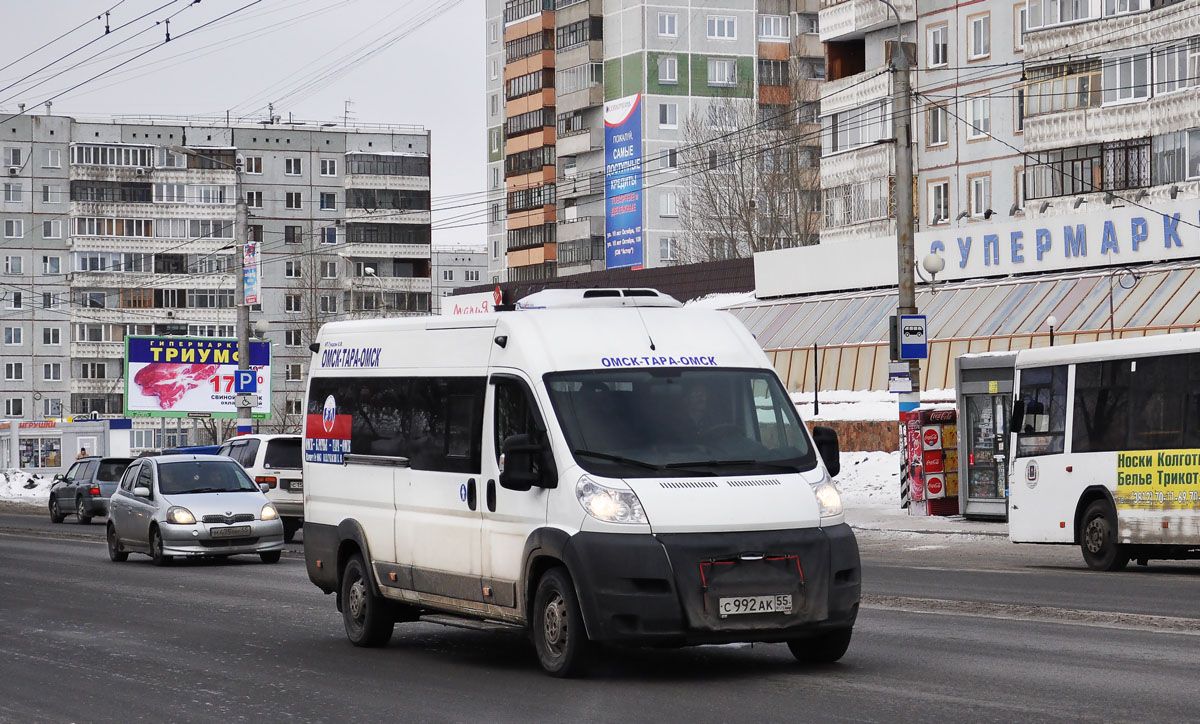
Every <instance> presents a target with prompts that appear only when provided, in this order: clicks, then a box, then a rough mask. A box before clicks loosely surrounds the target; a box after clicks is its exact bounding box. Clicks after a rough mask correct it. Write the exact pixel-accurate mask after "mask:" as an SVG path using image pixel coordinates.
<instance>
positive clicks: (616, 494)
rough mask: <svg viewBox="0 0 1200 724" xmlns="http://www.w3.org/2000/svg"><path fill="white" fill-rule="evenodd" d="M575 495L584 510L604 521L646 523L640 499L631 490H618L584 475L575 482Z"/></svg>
mask: <svg viewBox="0 0 1200 724" xmlns="http://www.w3.org/2000/svg"><path fill="white" fill-rule="evenodd" d="M575 497H576V498H577V499H578V500H579V504H580V505H582V506H583V509H584V511H586V512H587V514H588V515H590V516H592V517H593V518H595V519H596V520H602V521H604V522H605V523H631V524H634V525H645V524H646V511H644V510H642V501H640V500H638V496H637V494H636V493H634V492H633V491H632V490H618V489H616V488H610V487H608V486H606V485H601V484H600V483H597V482H596V481H595V480H592V479H591V478H590V477H588V476H586V475H584V476H583V477H581V478H580V479H579V482H578V483H576V484H575Z"/></svg>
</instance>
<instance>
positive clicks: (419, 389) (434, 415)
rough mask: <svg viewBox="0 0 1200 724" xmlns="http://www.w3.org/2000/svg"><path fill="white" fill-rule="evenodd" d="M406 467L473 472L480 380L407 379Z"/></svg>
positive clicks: (479, 423) (479, 425)
mask: <svg viewBox="0 0 1200 724" xmlns="http://www.w3.org/2000/svg"><path fill="white" fill-rule="evenodd" d="M407 382H408V398H407V402H408V413H409V415H410V420H411V423H410V427H409V432H408V449H409V465H410V466H411V467H412V468H413V469H414V470H438V471H441V472H447V473H478V472H479V470H480V448H481V447H482V440H483V395H484V390H485V381H484V378H482V377H411V378H409V379H408V380H407Z"/></svg>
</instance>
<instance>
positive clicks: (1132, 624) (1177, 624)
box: [861, 594, 1200, 636]
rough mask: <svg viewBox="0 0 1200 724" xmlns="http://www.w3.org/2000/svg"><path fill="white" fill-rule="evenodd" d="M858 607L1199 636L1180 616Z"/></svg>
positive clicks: (911, 601)
mask: <svg viewBox="0 0 1200 724" xmlns="http://www.w3.org/2000/svg"><path fill="white" fill-rule="evenodd" d="M861 607H862V608H867V609H874V610H880V611H904V612H906V613H928V614H936V615H939V616H973V617H977V618H995V619H1003V620H1006V621H1029V622H1037V623H1058V624H1065V625H1070V626H1099V627H1102V628H1119V629H1127V630H1130V631H1151V632H1158V633H1178V634H1185V635H1189V636H1200V618H1182V617H1179V616H1157V615H1153V614H1142V613H1119V612H1115V611H1090V610H1087V609H1079V608H1060V607H1057V606H1035V605H1029V604H1009V603H985V602H978V601H952V600H948V599H940V598H911V597H908V596H880V595H874V594H863V596H862V602H861Z"/></svg>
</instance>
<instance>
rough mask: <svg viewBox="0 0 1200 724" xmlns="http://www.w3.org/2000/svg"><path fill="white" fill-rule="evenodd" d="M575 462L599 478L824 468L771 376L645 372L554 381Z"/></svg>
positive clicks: (572, 375) (573, 375)
mask: <svg viewBox="0 0 1200 724" xmlns="http://www.w3.org/2000/svg"><path fill="white" fill-rule="evenodd" d="M546 386H547V388H548V389H549V391H550V399H551V401H552V403H553V405H554V411H555V414H556V415H557V416H558V420H559V423H560V424H561V425H562V428H563V432H564V433H565V434H566V437H567V443H568V444H569V445H570V446H571V450H572V453H573V454H574V456H575V459H576V461H578V463H579V464H580V465H581V466H582V467H583V468H584V469H585V470H588V471H590V472H594V473H596V474H597V475H607V476H611V477H661V476H667V475H671V476H678V475H726V474H737V473H741V474H746V473H764V472H777V473H778V472H796V471H799V470H807V469H809V468H812V467H813V466H814V465H816V455H815V454H814V452H813V449H812V446H811V445H810V444H809V441H808V436H807V433H806V432H805V431H804V427H803V425H802V424H801V422H800V418H799V416H798V415H797V414H796V408H795V405H793V404H792V401H791V400H790V399H789V398H788V396H787V393H786V392H785V391H784V390H783V386H782V385H780V384H779V380H778V378H777V377H776V376H775V375H774V374H772V373H771V372H770V371H768V370H748V369H719V370H703V369H642V370H595V371H584V372H563V373H555V374H549V375H546Z"/></svg>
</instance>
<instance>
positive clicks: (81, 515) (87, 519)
mask: <svg viewBox="0 0 1200 724" xmlns="http://www.w3.org/2000/svg"><path fill="white" fill-rule="evenodd" d="M75 517H77V518H78V519H79V524H80V525H90V524H91V522H92V516H90V515H88V514H87V508H85V507H83V498H76V499H75Z"/></svg>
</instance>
